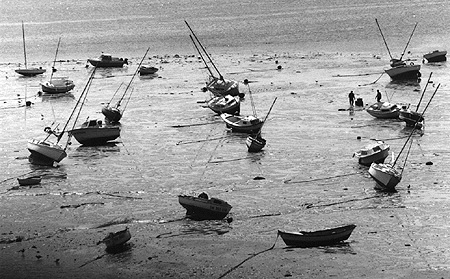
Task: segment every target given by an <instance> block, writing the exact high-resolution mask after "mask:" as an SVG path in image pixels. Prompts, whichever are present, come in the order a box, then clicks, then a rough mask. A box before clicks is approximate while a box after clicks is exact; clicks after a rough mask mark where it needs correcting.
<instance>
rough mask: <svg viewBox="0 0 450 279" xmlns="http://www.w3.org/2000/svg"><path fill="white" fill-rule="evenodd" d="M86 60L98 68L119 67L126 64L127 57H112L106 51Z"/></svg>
mask: <svg viewBox="0 0 450 279" xmlns="http://www.w3.org/2000/svg"><path fill="white" fill-rule="evenodd" d="M88 62H89V63H91V65H92V66H95V67H98V68H121V67H123V65H125V64H127V65H128V59H127V58H125V59H124V58H118V57H113V56H111V54H106V53H102V54H101V55H100V57H99V58H89V59H88Z"/></svg>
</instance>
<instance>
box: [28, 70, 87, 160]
mask: <svg viewBox="0 0 450 279" xmlns="http://www.w3.org/2000/svg"><path fill="white" fill-rule="evenodd" d="M95 70H96V68H94V69H93V70H92V73H91V75H90V76H89V79H88V82H87V84H86V86H85V88H84V90H83V92H82V93H81V95H80V97H79V98H78V100H77V103H76V104H75V106H74V108H73V109H72V112H71V114H70V116H69V117H68V119H67V121H66V123H65V124H64V127H63V128H62V130H61V131H60V130H59V129H58V126H59V125H56V127H55V128H52V127H45V129H44V131H45V132H46V133H47V136H46V137H45V138H44V139H43V140H39V139H31V140H29V141H28V144H27V148H28V150H29V151H30V153H31V155H30V157H29V160H30V162H31V163H36V164H42V165H53V163H54V162H57V163H59V162H61V160H62V159H64V158H65V157H67V152H66V149H67V147H68V145H69V144H70V140H71V134H68V137H67V141H66V144H65V146H64V147H63V145H62V144H61V140H62V138H63V136H64V134H65V133H66V132H68V131H67V128H68V126H69V123H70V121H71V119H72V117H73V116H74V115H75V112H76V110H77V108H78V107H79V106H80V107H81V105H82V103H81V102H82V101H84V99H82V98H83V96H85V93H86V92H87V89H88V87H89V85H90V82H91V81H92V79H93V78H94V74H95ZM80 109H81V108H80ZM50 137H56V141H51V140H50Z"/></svg>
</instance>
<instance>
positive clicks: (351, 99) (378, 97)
mask: <svg viewBox="0 0 450 279" xmlns="http://www.w3.org/2000/svg"><path fill="white" fill-rule="evenodd" d="M375 99H376V100H377V102H381V92H380V90H378V89H377V95H376V96H375ZM348 101H349V103H350V106H353V105H354V103H355V93H353V91H350V93H348Z"/></svg>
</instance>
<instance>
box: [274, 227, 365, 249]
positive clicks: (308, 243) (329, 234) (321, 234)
mask: <svg viewBox="0 0 450 279" xmlns="http://www.w3.org/2000/svg"><path fill="white" fill-rule="evenodd" d="M355 228H356V225H353V224H351V225H346V226H341V227H337V228H331V229H326V230H319V231H312V232H306V231H300V232H285V231H281V230H278V235H279V236H281V238H282V239H283V241H284V243H285V244H286V245H287V246H292V247H302V248H306V247H317V246H327V245H333V244H337V243H339V242H342V241H344V240H347V239H348V238H349V237H350V235H351V234H352V232H353V230H354V229H355Z"/></svg>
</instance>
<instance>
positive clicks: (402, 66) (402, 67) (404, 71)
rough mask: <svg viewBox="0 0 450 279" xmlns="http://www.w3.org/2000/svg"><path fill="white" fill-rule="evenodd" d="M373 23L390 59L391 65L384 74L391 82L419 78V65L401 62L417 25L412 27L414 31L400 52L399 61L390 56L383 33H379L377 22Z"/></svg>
mask: <svg viewBox="0 0 450 279" xmlns="http://www.w3.org/2000/svg"><path fill="white" fill-rule="evenodd" d="M375 22H376V23H377V26H378V29H379V30H380V34H381V37H382V38H383V41H384V44H385V45H386V48H387V50H388V53H389V56H390V57H391V64H390V66H391V68H390V69H386V70H385V72H386V73H387V74H388V75H389V76H390V77H391V79H392V80H407V79H418V78H420V76H421V74H420V65H414V63H413V62H410V63H409V64H407V63H406V62H405V61H403V60H402V58H403V55H404V53H405V51H406V48H407V47H408V45H409V42H410V41H411V38H412V36H413V34H414V31H415V30H416V27H417V23H416V24H415V25H414V29H413V31H412V33H411V36H410V37H409V40H408V42H407V44H406V46H405V49H404V50H403V52H402V55H401V56H400V59H395V58H393V57H392V55H391V52H390V50H389V47H388V45H387V43H386V40H385V38H384V35H383V32H382V31H381V27H380V25H379V24H378V20H377V19H375Z"/></svg>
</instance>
